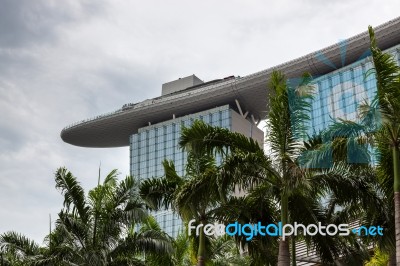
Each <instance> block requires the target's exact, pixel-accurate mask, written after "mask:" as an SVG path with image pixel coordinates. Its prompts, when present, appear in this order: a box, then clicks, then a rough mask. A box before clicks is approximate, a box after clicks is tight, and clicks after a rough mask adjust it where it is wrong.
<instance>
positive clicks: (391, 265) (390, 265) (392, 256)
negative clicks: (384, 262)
mask: <svg viewBox="0 0 400 266" xmlns="http://www.w3.org/2000/svg"><path fill="white" fill-rule="evenodd" d="M389 255H390V256H389V263H388V266H396V253H394V252H391V253H390V254H389Z"/></svg>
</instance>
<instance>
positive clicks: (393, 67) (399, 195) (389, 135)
mask: <svg viewBox="0 0 400 266" xmlns="http://www.w3.org/2000/svg"><path fill="white" fill-rule="evenodd" d="M368 30H369V36H370V44H371V45H370V48H371V53H372V60H373V63H374V69H373V73H374V74H375V78H376V85H377V97H376V99H375V101H377V102H378V104H379V110H380V115H381V121H380V122H381V127H382V129H381V130H382V134H383V136H384V138H386V141H387V143H388V144H389V145H390V149H391V151H392V168H393V191H394V195H393V197H394V208H395V212H394V213H395V231H396V265H400V158H399V153H400V147H399V145H400V113H399V111H398V110H400V67H399V66H398V65H397V64H396V62H395V60H394V58H393V57H392V56H390V55H389V54H386V53H383V52H382V51H381V50H380V49H379V48H378V46H377V44H376V39H375V33H374V30H373V29H372V27H371V26H369V28H368Z"/></svg>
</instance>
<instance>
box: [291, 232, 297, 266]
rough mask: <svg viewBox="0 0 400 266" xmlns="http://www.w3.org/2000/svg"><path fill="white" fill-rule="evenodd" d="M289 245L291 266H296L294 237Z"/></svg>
mask: <svg viewBox="0 0 400 266" xmlns="http://www.w3.org/2000/svg"><path fill="white" fill-rule="evenodd" d="M291 244H292V266H296V265H297V262H296V240H295V236H294V235H293V237H292V239H291Z"/></svg>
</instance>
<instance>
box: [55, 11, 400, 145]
mask: <svg viewBox="0 0 400 266" xmlns="http://www.w3.org/2000/svg"><path fill="white" fill-rule="evenodd" d="M375 34H376V38H377V41H378V45H379V47H380V48H381V49H382V50H384V49H388V48H390V47H393V46H395V45H397V44H400V17H399V18H396V19H394V20H391V21H389V22H387V23H385V24H382V25H380V26H378V27H376V28H375ZM342 43H343V44H345V49H343V47H344V46H342V45H339V44H334V45H331V46H329V47H326V48H324V49H321V50H319V51H315V52H313V53H310V54H308V55H305V56H303V57H300V58H297V59H295V60H292V61H289V62H287V63H284V64H281V65H278V66H275V67H272V68H269V69H266V70H263V71H260V72H257V73H254V74H251V75H248V76H245V77H240V78H239V77H233V78H228V79H222V80H216V81H213V82H206V83H204V84H199V85H196V86H193V87H190V88H187V89H184V90H181V91H178V92H174V93H171V94H166V95H163V96H160V97H156V98H153V99H148V100H145V101H142V102H139V103H134V104H133V103H132V104H125V105H124V106H123V107H122V108H121V109H119V110H116V111H115V112H112V113H108V114H104V115H100V116H97V117H95V118H92V119H87V120H83V121H80V122H77V123H74V124H72V125H70V126H67V127H66V128H64V129H63V130H62V131H61V138H62V139H63V140H64V141H65V142H67V143H70V144H72V145H76V146H82V147H122V146H129V136H130V135H131V134H134V133H137V131H138V129H139V128H141V127H144V126H147V125H148V124H149V123H151V124H155V123H159V122H162V121H166V120H170V119H172V118H173V117H178V116H183V115H187V114H191V113H195V112H199V111H203V110H206V109H210V108H213V107H216V106H221V105H225V104H230V105H231V106H233V107H235V106H238V105H237V102H238V103H240V106H241V109H242V110H239V111H242V112H243V114H246V115H247V116H248V117H249V119H253V120H254V121H255V122H257V121H259V120H260V119H263V118H264V117H265V115H266V113H267V109H268V107H267V94H268V90H267V84H268V78H269V76H270V74H271V72H272V71H273V70H280V71H282V72H283V73H285V75H286V76H287V77H289V78H294V77H300V76H301V75H302V74H303V73H304V72H309V73H311V74H312V75H313V76H320V75H323V74H326V73H329V72H331V71H333V70H334V69H333V66H337V68H341V67H343V66H346V65H350V64H352V63H354V62H356V61H358V60H359V59H362V58H364V57H365V56H367V55H368V54H366V51H368V48H369V36H368V32H363V33H361V34H358V35H356V36H354V37H351V38H349V39H347V40H345V41H343V42H342ZM344 52H345V54H344ZM328 62H330V63H328ZM239 108H240V107H239Z"/></svg>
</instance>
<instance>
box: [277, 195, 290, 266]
mask: <svg viewBox="0 0 400 266" xmlns="http://www.w3.org/2000/svg"><path fill="white" fill-rule="evenodd" d="M287 221H288V197H287V196H286V195H282V198H281V222H282V226H284V225H285V224H287ZM278 266H290V252H289V241H288V239H287V238H286V239H285V240H282V239H281V241H280V242H279V255H278Z"/></svg>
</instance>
